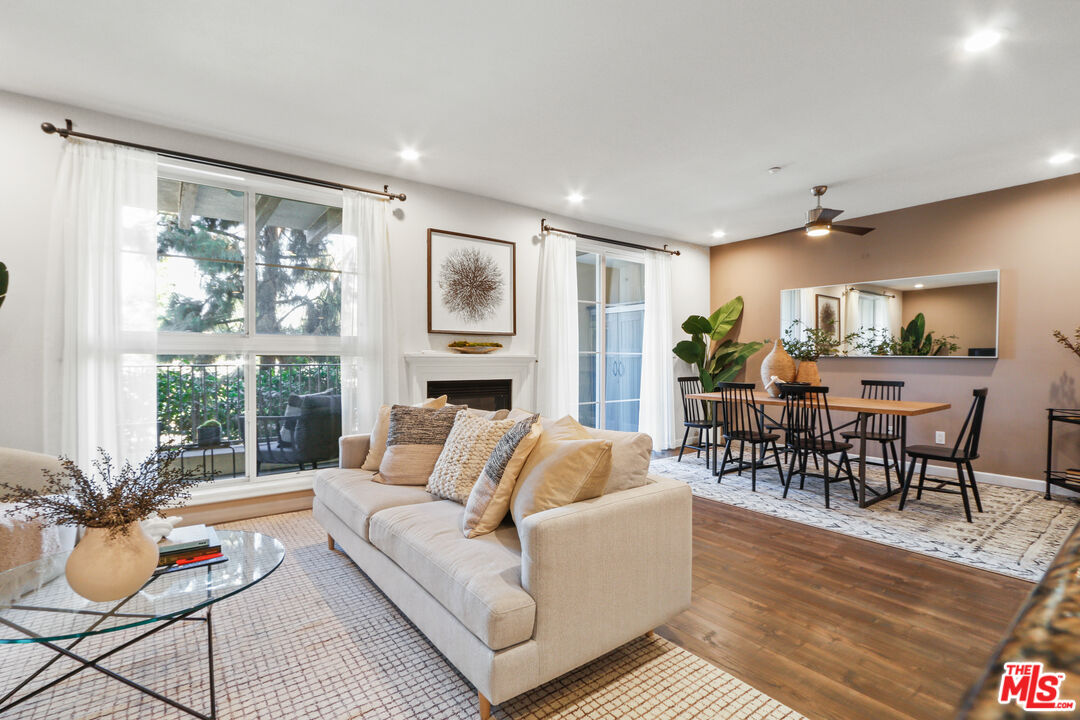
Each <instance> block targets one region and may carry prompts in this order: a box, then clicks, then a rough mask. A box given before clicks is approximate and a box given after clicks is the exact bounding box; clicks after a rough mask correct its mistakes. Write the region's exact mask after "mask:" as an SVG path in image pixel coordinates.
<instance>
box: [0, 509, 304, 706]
mask: <svg viewBox="0 0 1080 720" xmlns="http://www.w3.org/2000/svg"><path fill="white" fill-rule="evenodd" d="M217 533H218V537H219V538H220V540H221V550H222V552H223V553H224V555H225V556H226V557H227V558H228V561H227V562H223V563H218V564H217V565H209V566H204V567H197V568H189V569H186V570H177V571H174V572H170V573H164V574H162V575H158V576H155V577H153V578H151V579H150V580H148V581H147V582H146V584H145V585H143V587H142V589H140V590H139V591H138V592H136V593H135V594H134V595H131V596H130V597H127V598H124V599H123V600H115V601H112V602H107V603H96V602H91V601H89V600H86V599H85V598H83V597H82V596H80V595H78V594H76V593H75V591H74V590H72V589H71V588H70V587H69V586H68V583H67V580H66V578H65V577H64V563H66V562H67V558H68V555H69V553H67V552H64V553H57V554H55V555H48V556H45V557H43V558H40V559H39V560H36V561H34V562H32V563H27V564H25V565H20V566H18V567H15V568H12V569H10V570H6V571H4V572H2V573H0V645H3V644H9V645H11V644H15V645H17V644H29V643H36V644H38V645H41V646H44V647H47V648H49V649H50V650H52V651H53V652H55V653H56V655H55V656H54V657H53V658H51V659H50V660H49V661H48V662H46V663H45V664H44V665H42V666H41V667H40V668H38V669H37V670H35V671H33V672H32V673H31V674H30V675H29V676H28V677H27V678H25V679H23V680H22V681H21V682H19V684H18V685H16V686H15V687H14V688H12V689H11V690H10V691H8V690H6V689H4V688H0V693H4V695H3V697H0V716H2V715H4V714H5V713H6V712H7V711H9V710H11V709H12V708H14V707H16V706H17V705H20V704H22V703H24V702H26V701H27V700H30V699H31V698H34V697H37V696H38V695H40V694H41V693H43V692H45V691H47V690H49V689H51V688H52V687H54V686H56V685H58V684H59V683H61V682H63V681H65V680H67V679H68V678H70V677H72V676H74V675H77V674H78V673H80V672H82V671H83V670H87V669H93V670H96V671H98V672H100V673H102V674H104V675H107V676H109V677H111V678H113V679H114V680H118V681H119V682H122V683H124V684H125V685H128V686H130V687H133V688H135V689H136V690H139V691H141V692H143V693H146V694H147V695H150V696H151V697H154V698H157V699H158V700H160V701H162V702H164V703H167V704H169V705H171V706H172V707H174V708H177V709H179V710H183V711H184V712H187V713H189V714H191V715H194V716H195V717H197V718H202V720H214V718H215V717H216V713H217V705H216V699H215V696H214V634H213V625H212V619H211V610H212V606H213V604H214V603H216V602H218V601H219V600H224V599H225V598H227V597H231V596H233V595H235V594H237V593H239V592H241V591H243V590H246V589H247V588H249V587H251V586H252V585H254V584H255V583H257V582H259V581H260V580H262V579H263V578H265V577H266V576H267V575H269V574H270V573H272V572H274V570H276V569H277V568H278V566H279V565H281V561H282V560H283V559H284V558H285V547H284V546H283V545H282V544H281V543H280V542H279V541H278V540H276V539H274V538H272V537H269V536H267V535H262V534H260V533H254V532H241V531H238V530H218V531H217ZM203 610H205V613H203V612H202V611H203ZM196 613H201V614H198V615H197V614H196ZM181 621H188V622H201V623H204V624H205V625H206V640H207V651H206V661H207V668H208V670H209V674H210V712H209V714H207V713H201V712H199V711H197V710H194V709H192V708H190V707H187V706H186V705H182V704H180V703H178V702H177V701H175V700H173V699H171V698H168V697H166V696H164V695H162V694H161V693H158V692H155V691H154V690H151V689H149V688H147V687H144V686H143V685H140V684H139V683H137V682H135V681H133V680H130V679H128V678H126V677H124V676H123V675H120V674H119V673H116V672H114V671H112V670H109V669H108V668H106V667H103V666H102V665H101V664H100V663H102V662H103V661H104V660H106V659H107V658H109V657H110V656H112V655H113V654H115V653H117V652H120V651H121V650H123V649H124V648H127V647H130V646H132V645H134V644H135V643H138V642H140V641H142V640H145V639H146V638H148V637H150V636H151V635H153V634H154V633H156V632H158V631H160V630H164V629H165V628H167V627H169V626H170V625H173V624H174V623H177V622H181ZM141 626H145V628H144V629H143V628H141ZM131 628H140V631H139V633H138V634H137V635H136V636H135V637H132V638H130V639H127V640H125V641H124V642H122V643H120V644H118V645H116V646H115V647H113V648H111V649H109V650H106V651H103V652H98V653H96V654H95V655H94V657H91V658H87V657H83V656H81V655H79V654H78V653H76V652H75V651H74V648H75V647H76V646H78V645H79V643H80V642H82V641H83V640H84V639H85V638H88V637H91V636H94V635H103V634H105V633H111V632H116V631H118V630H127V629H131ZM16 650H17V648H8V649H7V650H6V651H5V654H8V655H9V656H10V655H11V654H12V653H14V652H16ZM62 657H66V658H70V659H72V660H75V661H76V662H78V663H79V667H77V668H75V669H74V670H71V671H68V672H66V673H64V674H62V675H60V676H59V677H57V678H55V679H53V680H50V681H49V682H47V683H45V684H43V685H40V686H38V687H35V688H33V689H26V688H27V686H28V685H30V684H31V683H32V682H33V680H34V679H35V678H37V677H38V676H40V675H41V674H42V673H43V672H45V671H46V670H47V669H48V668H49V667H50V666H52V664H53V663H55V662H56V661H57V660H59V659H60V658H62ZM9 662H10V660H9ZM20 691H22V695H19V693H20Z"/></svg>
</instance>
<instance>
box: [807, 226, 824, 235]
mask: <svg viewBox="0 0 1080 720" xmlns="http://www.w3.org/2000/svg"><path fill="white" fill-rule="evenodd" d="M806 234H807V235H809V236H810V237H823V236H825V235H828V234H829V226H828V225H825V224H811V225H807V226H806Z"/></svg>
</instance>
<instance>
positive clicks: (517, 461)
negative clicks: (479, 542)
mask: <svg viewBox="0 0 1080 720" xmlns="http://www.w3.org/2000/svg"><path fill="white" fill-rule="evenodd" d="M539 419H540V416H539V415H532V416H530V417H528V418H525V419H524V420H520V421H518V422H516V423H514V426H513V427H512V428H510V429H509V430H507V431H506V433H505V434H504V435H503V436H502V437H501V438H499V442H497V443H495V449H494V450H492V451H491V457H489V458H488V461H487V464H485V465H484V469H483V471H482V472H481V473H480V477H479V478H478V479H477V480H476V483H475V484H474V485H473V488H472V492H470V493H469V500H468V502H466V503H465V515H464V517H463V519H462V527H461V529H462V531H464V533H465V537H467V538H474V537H476V536H478V535H485V534H487V533H489V532H492V531H494V530H495V528H497V527H499V524H500V523H501V522H502V521H503V518H504V517H506V513H507V511H508V510H509V509H510V496H511V495H513V493H514V487H515V485H516V484H517V479H518V475H519V474H520V473H521V468H522V467H523V466H524V465H525V461H526V460H527V459H528V457H529V453H531V452H532V451H533V448H535V447H536V443H537V442H538V441H539V440H540V433H541V432H542V428H541V426H540V422H539Z"/></svg>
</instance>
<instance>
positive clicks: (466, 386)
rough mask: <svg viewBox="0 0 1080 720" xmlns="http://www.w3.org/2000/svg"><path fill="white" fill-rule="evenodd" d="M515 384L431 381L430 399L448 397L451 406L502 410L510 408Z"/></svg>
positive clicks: (428, 385)
mask: <svg viewBox="0 0 1080 720" xmlns="http://www.w3.org/2000/svg"><path fill="white" fill-rule="evenodd" d="M512 392H513V384H512V383H511V381H510V380H509V379H506V380H430V381H428V384H427V396H428V397H429V398H433V397H439V396H440V395H445V396H446V401H447V402H448V403H449V404H451V405H468V406H469V407H471V408H476V409H477V410H502V409H503V408H509V407H510V400H511V397H512Z"/></svg>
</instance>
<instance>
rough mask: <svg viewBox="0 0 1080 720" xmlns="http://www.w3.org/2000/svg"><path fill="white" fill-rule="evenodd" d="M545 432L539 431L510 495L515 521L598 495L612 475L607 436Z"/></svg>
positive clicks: (609, 443) (518, 521)
mask: <svg viewBox="0 0 1080 720" xmlns="http://www.w3.org/2000/svg"><path fill="white" fill-rule="evenodd" d="M546 434H547V432H546V431H545V432H543V433H541V434H540V441H539V442H538V443H537V444H536V447H535V448H534V449H533V451H532V453H531V454H530V455H529V459H528V460H526V461H525V467H523V468H522V469H521V475H520V476H519V477H518V482H517V486H516V487H515V488H514V494H513V495H512V496H511V498H510V514H511V515H512V516H513V518H514V522H515V523H517V524H518V525H520V524H521V521H522V520H524V519H525V518H527V517H528V516H529V515H532V514H533V513H538V512H543V511H544V510H550V509H551V508H557V507H562V506H563V505H569V504H570V503H573V502H578V501H579V500H588V499H590V498H594V497H598V496H599V495H600V494H601V493H602V492H603V490H604V484H605V483H607V480H608V476H609V475H611V442H610V441H609V440H551V439H545V437H544V436H545V435H546Z"/></svg>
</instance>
